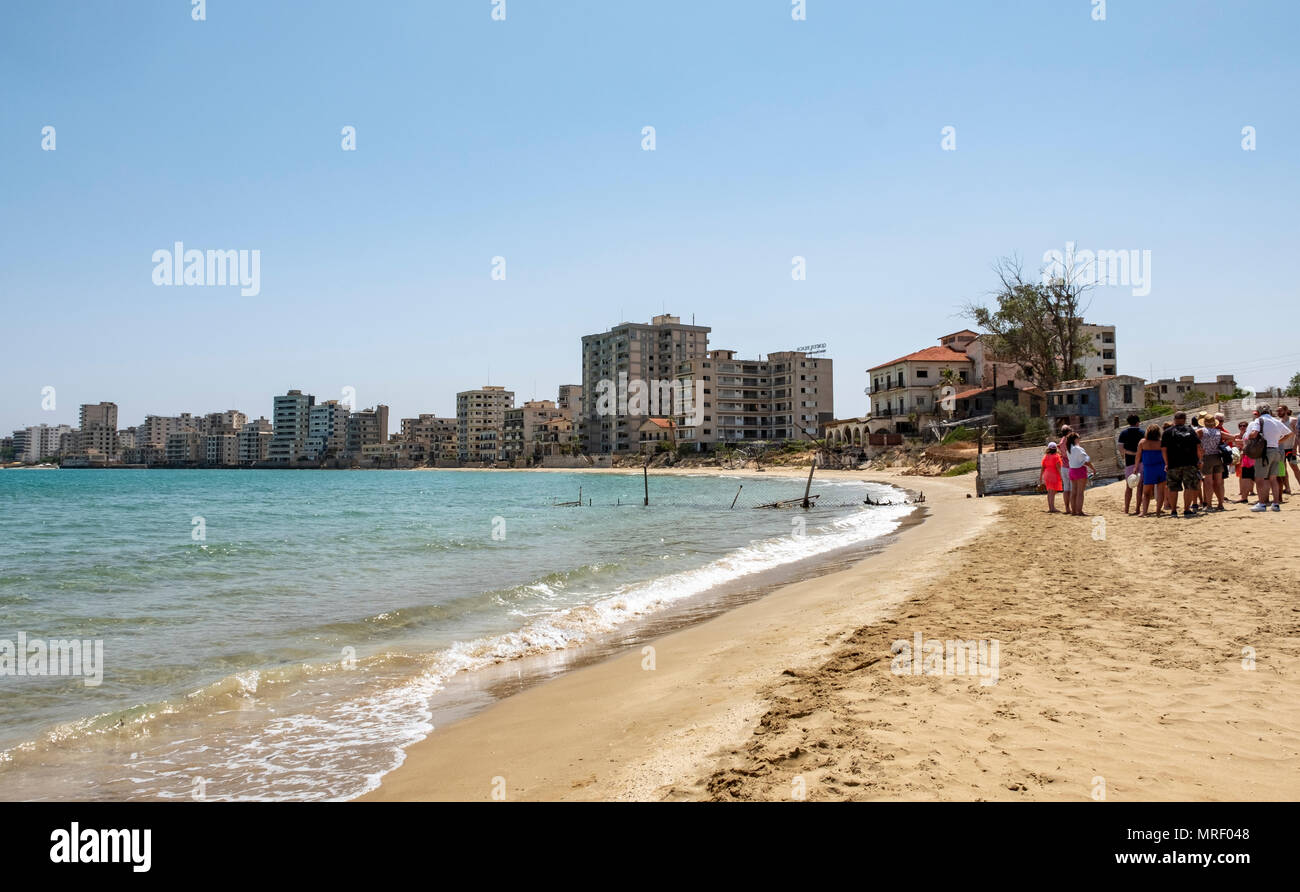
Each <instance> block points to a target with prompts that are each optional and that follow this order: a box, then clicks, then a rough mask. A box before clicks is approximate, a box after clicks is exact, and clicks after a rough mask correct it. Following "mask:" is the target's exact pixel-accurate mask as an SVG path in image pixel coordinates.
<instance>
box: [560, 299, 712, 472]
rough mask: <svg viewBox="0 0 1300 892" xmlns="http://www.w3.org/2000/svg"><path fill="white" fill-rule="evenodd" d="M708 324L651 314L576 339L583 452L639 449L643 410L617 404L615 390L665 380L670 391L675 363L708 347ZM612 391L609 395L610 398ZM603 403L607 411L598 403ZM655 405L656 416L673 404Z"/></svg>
mask: <svg viewBox="0 0 1300 892" xmlns="http://www.w3.org/2000/svg"><path fill="white" fill-rule="evenodd" d="M711 330H712V329H710V328H709V327H708V326H705V325H694V324H692V325H683V324H682V321H681V319H680V318H679V317H677V316H669V315H667V314H665V315H661V316H655V317H653V318H652V319H651V320H650V323H649V324H648V325H647V324H645V323H643V322H623V323H620V324H619V325H616V326H614V327H613V328H611V329H610V330H609V331H606V332H601V333H599V334H590V335H584V336H583V338H582V409H581V411H580V412H579V413H578V426H579V436H580V440H581V443H582V447H583V450H584V451H586V452H600V453H607V452H634V451H636V450H637V449H639V448H640V429H641V425H642V423H644V421H645V420H646V418H648V417H650V416H649V414H648V412H647V413H646V414H638V415H632V414H629V411H628V410H630V409H631V408H632V406H630V405H620V403H622V402H623V401H622V400H621V399H619V397H618V394H619V393H621V392H625V391H626V390H627V389H630V388H631V387H632V386H633V385H632V382H634V381H640V382H644V384H642V385H639V386H641V387H645V388H647V393H648V392H649V391H650V390H654V391H656V392H659V391H660V388H658V387H657V386H656V383H655V382H665V383H666V385H667V386H666V388H664V389H666V390H667V391H668V392H669V393H671V392H672V389H673V388H672V384H673V382H674V381H675V380H676V377H677V373H678V367H679V366H680V365H681V364H682V363H684V362H686V361H688V360H691V359H696V358H698V357H703V356H705V355H706V354H707V353H708V350H709V332H710V331H711ZM611 396H612V399H611ZM605 403H609V404H610V405H609V411H608V412H606V411H602V406H603V405H604V404H605ZM647 408H657V409H658V414H659V415H661V416H672V415H674V414H675V413H676V407H675V406H674V405H673V404H672V400H671V399H670V400H669V405H667V406H659V407H647Z"/></svg>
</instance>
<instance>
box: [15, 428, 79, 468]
mask: <svg viewBox="0 0 1300 892" xmlns="http://www.w3.org/2000/svg"><path fill="white" fill-rule="evenodd" d="M71 433H72V427H71V426H70V425H66V424H58V425H50V424H36V425H32V426H31V427H25V428H20V429H19V430H16V431H14V460H15V461H25V462H38V461H41V460H42V459H46V458H51V457H53V456H55V455H58V454H59V452H60V451H61V450H62V438H63V437H64V435H66V434H71Z"/></svg>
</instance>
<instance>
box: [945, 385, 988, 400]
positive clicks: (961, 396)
mask: <svg viewBox="0 0 1300 892" xmlns="http://www.w3.org/2000/svg"><path fill="white" fill-rule="evenodd" d="M992 389H993V388H992V387H977V388H975V389H974V390H963V391H962V392H961V393H954V394H953V395H952V398H953V399H955V400H968V399H970V398H971V397H973V396H978V395H980V394H981V393H988V392H989V391H990V390H992Z"/></svg>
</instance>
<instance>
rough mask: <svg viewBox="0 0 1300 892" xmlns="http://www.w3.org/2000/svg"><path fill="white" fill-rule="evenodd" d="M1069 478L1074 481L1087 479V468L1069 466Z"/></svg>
mask: <svg viewBox="0 0 1300 892" xmlns="http://www.w3.org/2000/svg"><path fill="white" fill-rule="evenodd" d="M1070 479H1071V480H1072V481H1075V482H1078V481H1082V480H1086V479H1088V469H1087V468H1070Z"/></svg>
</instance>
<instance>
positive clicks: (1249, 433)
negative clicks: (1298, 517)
mask: <svg viewBox="0 0 1300 892" xmlns="http://www.w3.org/2000/svg"><path fill="white" fill-rule="evenodd" d="M1256 414H1257V415H1258V416H1259V417H1258V418H1256V419H1255V420H1254V421H1252V422H1251V423H1250V425H1249V426H1248V427H1247V428H1246V436H1245V442H1249V441H1250V440H1253V439H1255V438H1257V437H1259V438H1262V439H1263V440H1264V454H1263V455H1262V456H1261V457H1260V458H1259V459H1257V460H1256V461H1255V468H1256V470H1255V490H1256V492H1257V493H1258V500H1257V501H1256V502H1255V504H1254V505H1251V506H1250V510H1251V511H1267V510H1268V508H1269V499H1270V497H1271V498H1272V500H1273V510H1274V511H1281V510H1282V481H1281V480H1279V479H1277V466H1278V465H1279V464H1281V463H1282V456H1283V444H1284V443H1289V442H1290V441H1291V440H1292V439H1294V438H1295V434H1293V433H1292V432H1291V429H1290V428H1289V427H1287V426H1286V425H1285V424H1284V423H1282V422H1281V421H1279V420H1278V419H1276V418H1274V417H1273V410H1272V408H1271V407H1270V406H1269V405H1268V403H1261V404H1260V406H1259V408H1258V409H1257V410H1256ZM1282 471H1283V473H1285V472H1286V465H1282Z"/></svg>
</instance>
